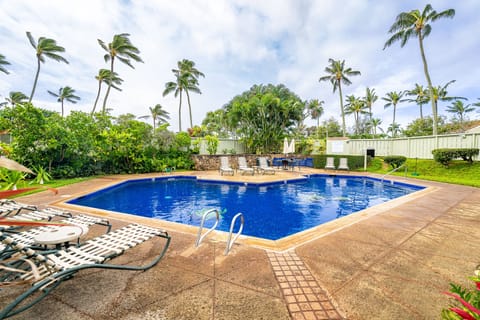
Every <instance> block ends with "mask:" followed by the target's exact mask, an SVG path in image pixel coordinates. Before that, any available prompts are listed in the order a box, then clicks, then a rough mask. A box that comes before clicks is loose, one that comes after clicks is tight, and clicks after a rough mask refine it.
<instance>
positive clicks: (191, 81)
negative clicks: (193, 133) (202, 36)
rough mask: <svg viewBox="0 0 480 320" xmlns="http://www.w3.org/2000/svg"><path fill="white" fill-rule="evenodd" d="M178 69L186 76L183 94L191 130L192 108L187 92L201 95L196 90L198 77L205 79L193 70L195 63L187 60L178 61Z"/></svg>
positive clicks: (200, 73) (201, 74)
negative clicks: (186, 80)
mask: <svg viewBox="0 0 480 320" xmlns="http://www.w3.org/2000/svg"><path fill="white" fill-rule="evenodd" d="M178 67H179V70H180V73H183V74H185V75H188V83H187V86H186V87H185V88H184V90H185V94H186V95H187V102H188V111H189V114H190V128H193V122H192V106H191V104H190V94H189V92H195V93H198V94H202V92H201V91H200V89H199V88H198V77H204V78H205V75H204V74H203V73H202V72H200V71H199V70H198V69H197V68H195V62H193V61H190V60H187V59H183V60H182V61H179V62H178Z"/></svg>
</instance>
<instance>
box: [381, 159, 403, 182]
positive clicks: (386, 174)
mask: <svg viewBox="0 0 480 320" xmlns="http://www.w3.org/2000/svg"><path fill="white" fill-rule="evenodd" d="M402 167H405V177H406V176H407V170H408V167H407V166H406V165H405V164H402V165H401V166H400V167H397V168H395V169H393V170H392V171H389V172H387V173H385V174H384V175H383V176H382V178H381V180H382V182H383V179H384V178H385V177H386V176H388V175H389V174H391V173H394V172H395V171H397V170H398V169H400V168H402ZM390 182H391V183H393V180H390Z"/></svg>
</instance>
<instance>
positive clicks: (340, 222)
mask: <svg viewBox="0 0 480 320" xmlns="http://www.w3.org/2000/svg"><path fill="white" fill-rule="evenodd" d="M310 175H327V176H336V177H338V176H347V177H352V176H357V177H368V178H371V179H377V180H382V179H381V178H379V177H377V176H376V175H371V174H366V173H362V172H352V173H350V172H348V173H344V172H342V173H339V174H336V173H329V172H326V173H313V174H307V173H305V174H302V176H310ZM175 177H188V178H191V179H197V180H198V181H202V182H212V183H227V184H236V185H238V184H241V185H248V184H250V185H252V184H253V185H260V186H263V185H272V184H279V183H287V182H288V181H297V180H303V179H306V177H305V178H299V177H289V178H285V177H283V178H279V179H275V180H273V181H264V182H251V181H250V182H245V181H242V180H241V179H240V180H236V181H229V180H219V179H218V178H206V177H201V178H199V175H198V174H197V175H192V174H191V173H188V172H186V173H183V174H182V173H176V174H175V175H169V176H165V175H152V176H148V177H138V178H132V177H125V178H123V179H122V178H121V179H118V180H117V181H114V182H112V183H110V184H107V185H103V186H100V187H98V188H92V189H90V190H85V191H83V192H81V193H77V194H75V195H67V196H65V198H64V199H62V200H61V201H57V202H54V203H52V204H53V205H55V206H58V207H61V208H64V209H67V210H68V209H69V210H77V211H83V212H87V213H90V214H95V215H99V216H103V217H105V218H108V217H111V218H114V219H119V220H123V221H126V222H133V223H142V224H147V225H151V226H156V227H160V228H165V229H169V230H175V231H177V232H180V233H187V234H192V235H197V234H198V231H199V227H198V226H190V225H185V224H181V223H176V222H170V221H166V220H161V219H154V218H149V217H142V216H137V215H134V214H129V213H120V212H115V211H109V210H104V209H97V208H91V207H86V206H80V205H75V204H71V203H67V202H68V201H70V200H73V199H75V198H79V197H82V196H85V195H88V194H91V193H94V192H98V191H100V190H106V189H109V188H112V187H115V186H117V185H120V184H122V183H125V182H127V181H132V180H151V179H157V178H158V179H169V178H175ZM389 180H390V181H392V183H398V184H407V185H413V186H418V187H422V188H423V189H420V190H417V191H415V192H413V193H411V194H408V195H405V196H401V197H399V198H396V199H393V200H390V201H388V202H386V203H382V204H378V205H375V206H373V207H370V208H367V209H364V210H361V211H358V212H355V213H352V214H349V215H348V216H344V217H342V218H339V219H335V220H332V221H329V222H326V223H323V224H321V225H318V226H315V227H312V228H309V229H306V230H303V231H299V232H297V233H295V234H293V235H290V236H286V237H283V238H281V239H278V240H268V239H263V238H258V237H253V236H247V235H240V236H239V237H238V239H237V240H236V242H238V243H241V244H245V245H249V246H252V247H256V248H260V249H264V250H270V251H276V252H283V251H287V250H291V249H294V248H296V247H298V246H301V245H304V244H306V243H308V242H310V241H313V240H316V239H319V238H322V237H325V236H327V235H329V234H332V233H334V232H337V231H340V230H342V229H344V228H347V227H349V226H351V225H353V224H355V223H357V222H360V221H363V220H365V219H368V218H370V217H372V216H375V215H377V214H380V213H384V212H387V211H389V210H391V209H393V208H395V207H397V206H400V205H402V204H404V203H407V202H410V201H413V200H415V199H418V198H421V197H423V196H425V195H427V194H429V193H431V192H434V191H436V190H437V189H438V188H437V187H434V186H431V185H425V184H422V182H421V181H417V180H415V184H413V183H411V182H410V181H405V180H404V179H401V178H400V177H397V176H392V177H391V178H389ZM204 232H205V231H204ZM208 238H209V240H213V241H218V242H226V241H227V240H228V232H225V231H220V230H214V231H213V232H211V233H210V235H209V236H208Z"/></svg>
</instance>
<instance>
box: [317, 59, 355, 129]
mask: <svg viewBox="0 0 480 320" xmlns="http://www.w3.org/2000/svg"><path fill="white" fill-rule="evenodd" d="M328 62H329V63H330V65H329V66H328V67H326V68H325V72H326V73H328V75H327V76H323V77H320V79H318V81H330V82H331V83H332V85H333V92H335V91H336V90H337V88H338V93H339V95H340V111H341V114H342V134H343V136H344V137H345V136H346V132H347V130H346V126H345V110H344V108H343V96H342V83H343V84H345V85H350V84H352V82H351V81H350V79H348V78H347V77H348V76H357V75H360V71H356V70H352V68H345V60H343V61H340V60H333V59H332V58H330V59H328Z"/></svg>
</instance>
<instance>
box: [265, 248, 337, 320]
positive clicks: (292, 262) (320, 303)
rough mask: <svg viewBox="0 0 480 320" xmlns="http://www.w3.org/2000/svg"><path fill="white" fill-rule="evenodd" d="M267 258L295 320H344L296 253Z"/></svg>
mask: <svg viewBox="0 0 480 320" xmlns="http://www.w3.org/2000/svg"><path fill="white" fill-rule="evenodd" d="M267 254H268V258H269V259H270V263H271V264H272V268H273V272H274V274H275V277H276V279H277V281H278V283H279V284H280V288H281V290H282V293H283V296H284V298H285V302H286V303H287V307H288V310H289V312H290V314H291V315H292V319H295V320H297V319H298V320H300V319H302V320H314V319H344V317H343V316H342V315H341V314H340V312H339V311H338V310H337V309H336V308H335V304H334V303H333V301H332V299H331V298H329V296H328V295H327V293H326V292H325V290H323V289H322V288H321V287H320V285H319V284H318V282H317V281H316V280H315V278H314V277H313V276H312V274H311V273H310V271H309V270H308V269H307V267H306V266H305V264H304V263H303V261H302V260H301V259H300V258H299V257H298V256H297V255H296V254H295V252H294V251H293V250H290V251H287V252H281V253H279V252H267Z"/></svg>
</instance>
